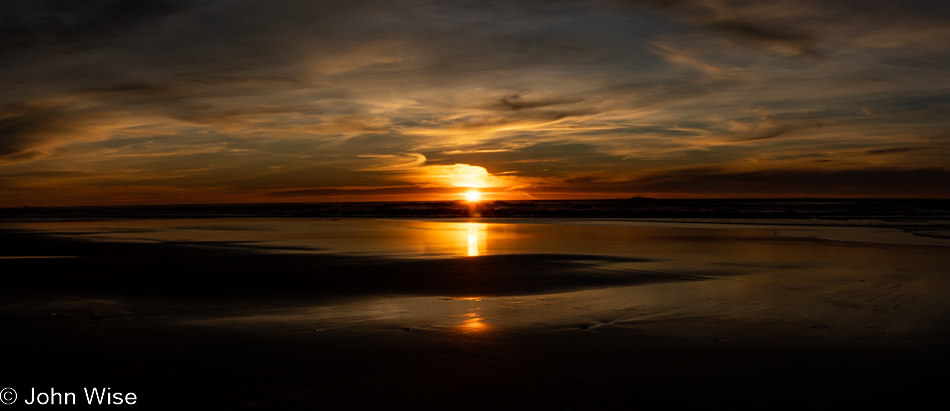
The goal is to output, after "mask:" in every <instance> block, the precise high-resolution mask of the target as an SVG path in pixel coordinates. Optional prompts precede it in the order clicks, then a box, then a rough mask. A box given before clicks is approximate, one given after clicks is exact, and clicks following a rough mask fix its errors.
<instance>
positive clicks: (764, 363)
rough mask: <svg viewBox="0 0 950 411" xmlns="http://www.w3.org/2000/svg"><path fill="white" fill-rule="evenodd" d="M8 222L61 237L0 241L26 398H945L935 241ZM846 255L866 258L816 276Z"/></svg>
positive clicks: (177, 404)
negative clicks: (700, 253) (95, 229)
mask: <svg viewBox="0 0 950 411" xmlns="http://www.w3.org/2000/svg"><path fill="white" fill-rule="evenodd" d="M763 238H764V237H763ZM0 240H2V242H3V244H5V246H4V249H3V252H2V253H0V254H2V255H4V256H8V257H10V256H16V257H51V256H57V257H68V258H0V272H2V279H0V281H2V287H0V298H2V299H0V321H2V322H0V327H2V330H3V331H2V339H3V350H4V363H3V368H2V371H0V376H2V380H0V386H9V387H13V388H15V389H17V391H18V392H19V394H20V397H21V399H22V398H23V397H24V396H26V395H27V394H28V392H29V390H30V388H31V387H36V388H37V389H45V390H48V388H49V387H54V388H55V389H56V390H57V391H75V392H81V391H82V388H83V387H93V386H99V387H101V386H108V387H112V389H113V391H121V392H128V391H132V392H135V393H136V394H137V395H138V398H139V400H138V404H137V405H136V406H135V407H136V408H164V409H175V408H183V407H184V408H189V407H201V408H207V407H212V406H215V407H224V408H231V409H234V408H246V409H296V408H303V409H325V410H337V409H473V410H474V409H478V410H484V409H552V410H596V409H636V408H658V407H664V408H666V407H674V406H680V405H689V406H696V407H702V408H704V409H705V408H724V407H740V408H753V407H754V408H763V409H773V408H780V409H781V408H793V407H799V406H802V405H808V406H809V407H812V408H822V409H824V408H832V407H834V408H837V407H841V406H844V407H849V408H857V407H862V406H873V405H878V404H880V403H881V402H882V401H898V403H899V404H900V406H901V407H914V406H922V405H923V404H927V403H928V402H930V401H937V403H938V404H942V403H945V402H946V398H945V393H944V391H945V387H946V386H947V385H946V384H947V383H948V382H950V378H948V376H947V370H948V369H950V352H948V348H950V345H948V343H950V321H948V320H950V316H948V315H947V314H948V312H950V309H948V307H950V304H948V303H946V302H945V301H944V300H945V298H944V296H946V295H948V294H947V293H946V292H947V291H950V287H948V284H950V281H948V280H947V279H945V278H943V277H944V276H945V274H947V270H946V267H947V266H946V265H944V264H945V263H947V262H950V258H948V257H946V256H945V254H946V250H947V248H945V247H920V246H896V245H892V246H881V245H876V246H875V245H855V244H845V243H835V242H827V241H820V240H812V239H801V238H773V239H769V240H767V241H776V242H781V244H778V245H780V246H782V247H784V248H781V249H788V250H797V251H792V252H797V253H799V254H798V255H795V256H792V257H789V258H790V259H791V260H794V261H797V262H798V263H797V265H795V267H793V269H794V270H796V271H789V272H794V273H798V274H799V276H798V277H796V278H779V277H780V275H778V274H774V273H784V271H781V270H782V269H783V268H782V267H779V265H783V267H784V266H791V265H792V264H789V263H787V262H778V263H776V267H773V268H771V269H764V270H759V271H756V272H757V273H758V274H756V275H753V274H750V272H751V271H750V270H749V267H748V264H746V265H741V264H738V263H737V264H735V265H736V267H735V269H734V270H732V271H730V270H727V269H723V268H722V267H728V264H719V265H716V267H718V268H717V269H716V270H712V269H708V270H699V269H696V270H683V271H652V270H639V271H638V270H630V269H625V270H619V269H604V267H630V266H636V265H637V264H649V263H651V259H650V258H649V256H642V257H619V256H598V255H584V256H578V255H570V254H513V255H487V256H480V257H476V258H471V257H459V258H442V259H412V260H406V259H392V258H385V257H379V256H377V257H368V256H352V255H335V254H314V253H268V252H266V251H260V250H248V249H242V248H234V247H231V248H227V247H197V246H194V245H189V244H163V243H127V242H109V241H97V242H93V241H85V240H82V239H77V238H67V237H55V236H49V235H43V234H38V233H30V232H25V231H21V230H10V229H7V230H2V231H0ZM684 241H685V240H684ZM734 241H739V240H738V239H736V240H734ZM756 241H759V240H756ZM763 241H765V240H763ZM753 251H755V250H753V249H750V252H753ZM836 259H844V260H847V261H855V267H859V268H860V267H865V266H868V267H869V268H867V269H859V270H856V271H855V272H854V273H844V274H841V275H839V276H830V277H829V276H827V275H823V276H821V278H822V279H816V278H818V277H817V276H816V278H807V273H808V272H810V270H812V269H811V268H809V267H813V268H814V271H815V272H820V271H821V270H828V267H829V265H828V264H829V263H827V262H828V261H833V260H834V261H837V260H836ZM862 259H864V261H860V260H862ZM742 261H745V260H742ZM743 264H745V263H743ZM882 264H883V265H884V266H885V267H884V268H883V269H882V268H881V265H882ZM832 268H833V269H835V270H837V268H834V267H832ZM852 268H853V267H852ZM785 269H791V268H789V267H785ZM839 271H840V270H839ZM448 274H451V275H448ZM769 276H772V277H769ZM773 277H774V278H773ZM763 279H768V280H767V281H766V280H763ZM621 298H622V299H626V300H629V301H630V302H629V303H627V304H626V305H623V304H621V305H618V303H617V301H618V299H621ZM626 300H624V301H626ZM445 307H448V308H445ZM80 402H82V399H80ZM18 407H21V408H22V407H23V405H22V404H20V405H19V406H18Z"/></svg>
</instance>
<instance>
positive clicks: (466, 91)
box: [0, 0, 950, 207]
mask: <svg viewBox="0 0 950 411" xmlns="http://www.w3.org/2000/svg"><path fill="white" fill-rule="evenodd" d="M948 44H950V2H946V1H873V0H872V1H827V0H824V1H802V0H788V1H767V2H759V1H729V0H719V1H717V0H678V1H659V0H643V1H636V0H629V1H623V0H602V1H597V0H591V1H540V0H539V1H513V0H506V1H484V0H478V1H475V0H472V1H451V0H449V1H425V0H418V1H361V0H346V1H275V0H269V1H212V0H200V1H159V0H144V1H143V0H138V1H108V0H90V1H41V0H5V1H3V2H2V3H0V90H2V91H0V206H3V207H12V206H25V205H30V206H54V205H95V204H168V203H225V202H296V201H380V200H385V201H391V200H455V199H463V198H464V193H466V192H467V191H468V188H469V187H474V188H477V189H478V190H479V191H481V192H482V193H483V196H482V198H484V199H489V200H491V199H549V198H624V197H631V196H634V195H642V196H650V197H662V198H683V197H727V198H738V197H944V198H945V197H950V47H948Z"/></svg>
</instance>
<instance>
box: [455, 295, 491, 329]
mask: <svg viewBox="0 0 950 411" xmlns="http://www.w3.org/2000/svg"><path fill="white" fill-rule="evenodd" d="M465 300H467V301H470V302H471V305H470V306H469V308H468V312H466V313H465V315H464V317H465V320H464V321H463V322H462V324H461V326H460V328H461V330H462V332H467V333H480V332H484V331H488V328H489V327H488V324H486V323H485V322H484V319H483V318H482V315H481V312H480V311H481V309H482V307H481V306H480V304H479V303H480V302H481V301H482V299H481V298H478V297H472V298H465Z"/></svg>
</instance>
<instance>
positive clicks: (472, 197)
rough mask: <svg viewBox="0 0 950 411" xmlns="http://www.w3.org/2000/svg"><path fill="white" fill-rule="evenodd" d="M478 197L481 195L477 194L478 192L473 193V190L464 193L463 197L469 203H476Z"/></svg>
mask: <svg viewBox="0 0 950 411" xmlns="http://www.w3.org/2000/svg"><path fill="white" fill-rule="evenodd" d="M480 195H482V193H479V192H478V191H475V190H472V191H469V192H467V193H465V197H466V198H468V201H471V202H475V201H478V197H479V196H480Z"/></svg>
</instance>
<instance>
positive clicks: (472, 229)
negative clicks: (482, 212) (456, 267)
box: [468, 223, 485, 257]
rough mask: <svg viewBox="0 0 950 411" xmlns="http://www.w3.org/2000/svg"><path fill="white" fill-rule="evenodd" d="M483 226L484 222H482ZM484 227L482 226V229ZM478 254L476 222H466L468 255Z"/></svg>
mask: <svg viewBox="0 0 950 411" xmlns="http://www.w3.org/2000/svg"><path fill="white" fill-rule="evenodd" d="M482 226H484V224H482ZM484 229H485V228H484V227H482V230H484ZM477 255H478V224H475V223H468V256H469V257H475V256H477Z"/></svg>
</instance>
